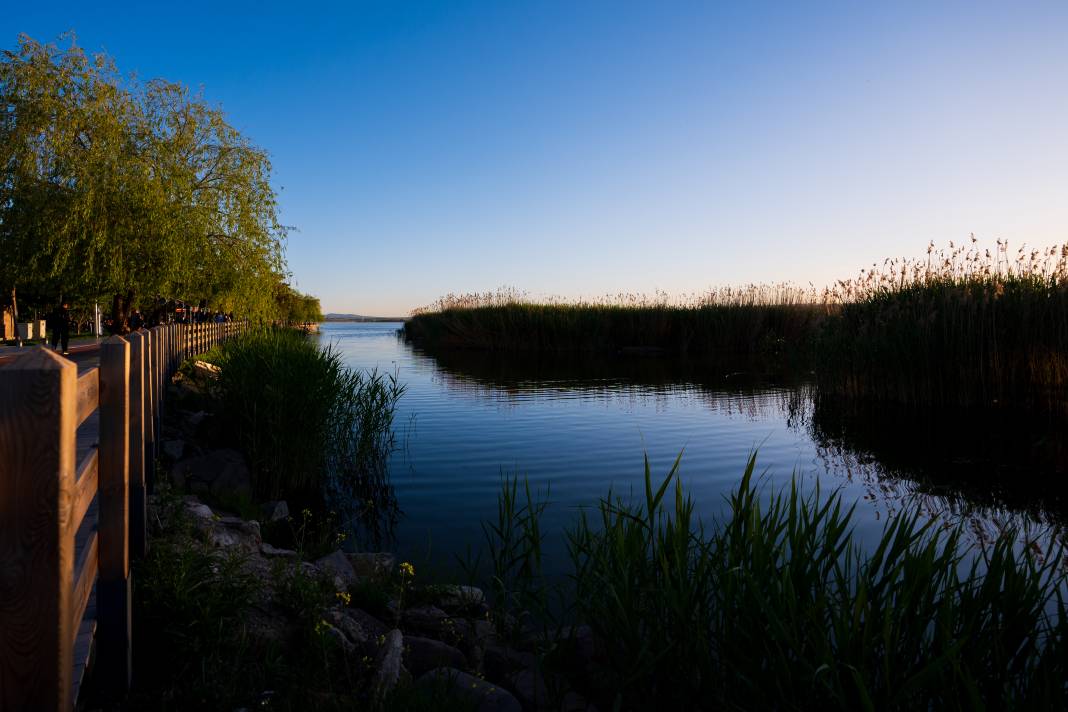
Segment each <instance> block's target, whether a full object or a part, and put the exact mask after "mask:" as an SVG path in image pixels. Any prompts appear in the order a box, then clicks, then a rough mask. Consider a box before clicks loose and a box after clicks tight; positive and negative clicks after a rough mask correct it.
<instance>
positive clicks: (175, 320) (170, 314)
mask: <svg viewBox="0 0 1068 712" xmlns="http://www.w3.org/2000/svg"><path fill="white" fill-rule="evenodd" d="M233 320H234V315H233V313H232V312H231V313H228V314H227V313H223V312H222V311H219V310H215V311H212V310H211V309H208V306H207V301H206V300H202V301H201V302H200V304H199V305H197V306H192V305H188V304H186V303H184V302H181V301H177V300H169V301H168V300H166V299H162V298H157V299H156V301H155V302H154V303H153V305H152V308H151V309H150V310H149V312H148V313H147V314H145V313H142V312H141V310H140V309H134V310H133V311H131V312H130V313H129V314H126V315H125V316H122V315H121V312H119V313H116V316H113V317H111V318H108V319H105V320H104V327H105V328H106V330H107V331H108V333H112V334H128V333H130V332H131V331H136V330H138V329H141V328H151V327H153V326H158V325H160V324H211V323H215V324H224V323H227V322H232V321H233ZM71 321H72V320H71V313H70V303H69V302H66V301H64V302H61V303H60V305H59V306H57V307H56V308H55V310H53V311H52V313H51V314H50V315H49V317H48V330H49V332H50V333H51V334H52V339H51V344H52V349H53V350H57V351H58V350H59V349H60V346H62V353H63V355H64V356H66V355H68V354H69V353H70V351H68V346H69V345H70V330H71Z"/></svg>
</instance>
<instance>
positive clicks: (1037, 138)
mask: <svg viewBox="0 0 1068 712" xmlns="http://www.w3.org/2000/svg"><path fill="white" fill-rule="evenodd" d="M149 5H150V3H136V4H135V3H131V4H128V5H125V6H123V5H109V4H107V3H85V2H80V3H76V4H70V5H69V6H64V3H59V2H52V3H18V4H16V5H15V6H14V7H8V8H6V9H5V11H4V13H3V14H2V15H0V40H2V46H4V47H12V46H14V44H15V42H16V38H17V35H18V33H20V32H25V33H28V34H30V35H31V36H33V37H34V38H36V39H39V40H50V39H54V38H55V37H56V36H57V35H58V34H60V33H61V32H63V31H65V30H70V29H73V30H74V31H75V32H76V33H77V34H78V38H79V43H80V44H81V45H82V46H84V47H85V48H87V49H89V50H92V51H95V50H101V49H103V50H106V51H107V52H108V53H109V54H111V55H112V56H113V57H114V58H115V60H116V62H117V63H118V66H119V68H120V69H121V70H122V71H124V72H136V73H137V74H139V75H140V76H141V77H143V78H150V77H157V76H162V77H166V78H168V79H172V80H177V81H182V82H184V83H187V84H190V85H192V86H199V87H203V89H204V92H205V95H206V96H207V97H208V99H209V100H210V101H212V102H213V103H217V104H220V105H221V106H222V107H223V108H224V110H225V111H226V112H227V113H228V115H229V118H230V120H231V121H232V122H233V123H234V124H235V125H236V126H238V127H239V128H240V129H241V130H242V131H244V132H245V133H246V134H248V135H249V136H250V137H251V138H252V139H253V140H254V141H255V142H256V143H258V144H259V145H261V146H263V147H265V148H267V149H268V150H269V151H270V153H271V155H272V161H273V164H274V169H275V183H276V187H277V188H278V189H279V190H280V202H281V209H282V220H283V222H284V223H286V224H288V225H292V226H295V227H296V228H297V230H296V231H295V232H294V233H293V234H292V235H291V237H290V239H289V244H288V248H287V254H288V258H289V264H290V268H291V269H292V272H293V276H294V280H295V282H296V284H297V285H298V286H299V287H300V288H301V289H303V290H305V291H309V292H311V293H314V294H316V295H318V296H320V297H321V298H322V303H323V306H324V308H325V309H326V310H329V311H351V312H359V313H365V314H380V315H384V314H390V315H394V314H403V313H406V312H407V311H408V310H409V309H411V308H412V307H415V306H420V305H422V304H426V303H428V302H431V301H433V300H434V299H436V298H437V297H438V296H440V295H442V294H445V293H447V292H467V291H486V290H492V289H494V288H496V287H498V286H502V285H510V286H514V287H517V288H519V289H523V290H527V291H529V292H531V293H532V294H534V295H542V294H544V295H563V296H597V295H602V294H608V293H619V292H645V293H652V292H653V291H654V290H655V289H662V290H666V291H668V292H673V293H690V292H695V291H700V290H703V289H706V288H708V287H712V286H717V285H724V284H739V283H747V282H754V281H756V282H773V281H780V280H793V281H796V282H801V283H806V282H809V281H812V282H814V283H816V284H818V285H822V284H825V283H827V282H829V281H832V280H834V279H836V278H839V277H847V276H851V275H853V274H854V273H855V272H856V271H857V270H858V269H859V268H861V267H863V266H865V265H869V264H871V263H872V262H875V261H880V262H881V261H882V259H883V258H884V257H889V256H900V255H908V256H919V255H922V254H923V253H924V250H925V248H926V245H927V242H928V241H929V240H934V241H935V242H936V243H938V244H945V243H947V242H948V241H949V240H960V239H962V238H965V237H967V235H968V234H969V233H971V232H974V233H976V235H977V236H978V237H979V238H980V239H981V240H983V241H984V242H989V243H993V241H994V239H995V238H998V237H1002V238H1007V239H1009V240H1010V241H1011V242H1012V244H1014V245H1018V244H1021V243H1023V242H1026V243H1028V244H1031V245H1036V246H1041V245H1048V244H1052V243H1056V242H1063V241H1066V240H1068V190H1066V189H1068V81H1066V80H1065V77H1066V76H1068V42H1066V41H1065V39H1064V38H1065V37H1068V3H1064V2H1047V3H1028V2H1019V3H984V2H969V3H951V2H946V3H932V2H921V3H905V2H902V3H856V2H850V3H841V4H822V3H821V4H817V3H769V4H762V3H729V4H728V3H724V4H722V5H718V4H715V3H712V2H699V3H682V2H671V1H665V2H646V3H629V2H605V3H600V2H560V3H550V2H529V3H520V2H463V1H451V2H438V3H419V2H399V1H397V2H367V3H360V2H355V3H345V4H338V5H334V6H328V5H319V4H315V3H305V4H299V3H287V4H284V5H278V6H272V5H270V4H267V3H247V4H236V3H210V4H198V3H195V2H189V3H183V4H178V5H176V4H173V3H171V4H167V5H166V6H162V5H161V6H160V7H158V8H151V7H148V6H149Z"/></svg>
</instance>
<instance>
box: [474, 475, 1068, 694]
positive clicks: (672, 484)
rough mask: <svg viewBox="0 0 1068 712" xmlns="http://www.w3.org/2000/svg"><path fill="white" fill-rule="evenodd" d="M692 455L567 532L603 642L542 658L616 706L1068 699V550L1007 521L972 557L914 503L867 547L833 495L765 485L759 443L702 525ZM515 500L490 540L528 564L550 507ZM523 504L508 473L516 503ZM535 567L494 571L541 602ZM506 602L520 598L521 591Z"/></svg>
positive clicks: (590, 616)
mask: <svg viewBox="0 0 1068 712" xmlns="http://www.w3.org/2000/svg"><path fill="white" fill-rule="evenodd" d="M678 466H679V463H678V461H676V463H675V466H674V467H673V468H672V469H671V471H670V472H669V473H668V474H667V476H666V477H665V478H663V480H662V481H660V482H659V483H654V481H653V478H652V477H651V474H650V469H649V465H648V461H646V465H645V487H644V493H642V494H644V496H642V494H639V495H638V499H639V500H640V501H638V502H634V501H633V500H634V497H631V498H628V499H626V500H624V499H622V498H619V497H616V496H614V495H613V494H612V493H609V494H608V496H607V497H606V498H605V499H603V500H602V501H601V503H600V505H599V507H598V508H597V510H596V511H595V512H593V513H592V514H590V515H582V516H581V517H580V518H579V519H578V521H577V523H576V524H575V525H574V526H573V527H572V528H571V529H570V530H569V532H568V538H569V542H570V554H571V561H572V567H573V572H572V574H571V578H572V581H573V586H574V591H573V594H572V595H571V596H569V597H567V600H569V601H571V605H570V607H569V608H568V609H567V610H566V611H565V612H564V613H563V614H562V616H561V618H562V619H563V620H562V622H564V623H567V624H584V625H588V626H589V627H590V628H591V629H592V633H593V639H594V643H593V650H594V651H595V652H594V655H593V657H592V658H590V657H588V655H587V656H586V657H582V656H580V657H579V659H578V660H576V659H574V658H573V657H570V656H569V654H568V652H567V651H568V650H574V643H573V642H572V641H570V640H569V637H570V636H569V635H568V636H565V637H564V638H563V639H558V640H557V643H556V648H555V650H554V651H552V652H551V653H550V654H549V655H548V657H547V658H546V660H547V664H548V665H550V667H551V665H552V664H553V663H554V661H555V664H556V665H558V666H559V669H560V670H562V671H563V672H564V673H565V674H569V675H571V676H574V675H575V674H576V670H579V671H580V673H579V677H580V678H581V683H580V684H584V685H586V686H588V688H589V690H590V694H592V696H593V697H594V699H595V700H596V702H597V704H598V705H604V707H602V708H611V709H619V710H639V709H686V710H705V709H709V710H710V709H842V710H856V709H883V710H915V709H997V710H1002V709H1064V708H1065V705H1066V704H1068V606H1066V603H1065V598H1064V595H1065V591H1066V586H1068V573H1066V568H1065V564H1066V563H1068V562H1066V559H1065V552H1064V551H1062V550H1059V549H1055V550H1048V551H1042V550H1041V549H1040V548H1039V547H1037V545H1035V544H1034V543H1032V542H1027V541H1021V538H1020V536H1018V533H1017V532H1015V531H1012V530H1006V531H1004V532H1002V534H1001V536H1000V537H998V538H997V539H996V540H994V541H992V542H989V543H987V544H985V545H984V547H983V548H982V549H979V550H976V549H974V548H971V547H970V546H969V545H966V544H965V543H964V542H965V538H964V537H963V536H962V533H963V532H962V530H961V528H960V527H959V526H955V525H950V524H948V523H944V522H942V521H940V520H938V519H937V518H927V517H926V516H925V515H923V514H921V513H920V511H919V510H918V509H915V508H913V509H908V508H906V509H905V510H904V511H902V512H901V513H900V514H899V515H898V516H896V517H893V518H891V519H890V520H889V521H888V522H887V523H886V525H885V526H884V529H883V531H882V534H881V537H880V538H879V540H878V542H877V543H876V544H875V545H874V547H868V548H863V547H861V546H860V545H859V544H858V543H857V541H856V540H855V538H854V534H853V509H852V507H847V506H845V505H844V504H843V502H842V499H841V497H840V496H839V495H838V494H837V493H835V494H831V495H829V496H827V495H825V494H821V493H820V492H819V490H818V489H817V490H815V491H813V492H811V493H810V494H809V495H804V496H803V495H801V494H800V493H799V490H798V487H797V486H796V484H795V485H793V486H791V487H789V488H788V489H786V490H783V491H779V492H767V491H761V487H760V486H759V483H758V481H757V478H756V477H755V474H754V473H755V466H756V458H755V455H754V456H752V457H750V459H749V461H748V462H747V464H746V467H745V471H744V475H743V477H742V479H741V482H740V484H739V485H738V487H737V489H736V490H735V491H734V492H733V493H732V494H731V495H730V497H729V500H728V503H729V509H730V511H729V514H728V515H727V516H726V517H725V518H724V519H723V520H722V521H717V522H715V523H713V525H712V526H711V527H710V528H708V529H706V528H705V527H704V526H703V525H702V523H701V522H700V521H698V520H697V519H696V517H695V516H694V503H693V501H692V500H691V499H690V498H689V497H688V496H687V495H686V494H685V492H684V490H683V488H682V485H681V484H680V483H679V480H678ZM519 499H520V502H519V506H520V507H521V508H522V511H523V512H525V513H526V514H527V515H528V516H526V517H525V518H520V519H519V520H517V521H520V522H521V526H522V527H525V528H526V529H527V530H529V531H522V532H515V531H512V529H514V524H509V523H502V524H501V526H498V527H488V528H487V534H488V535H489V536H490V538H491V539H492V537H493V536H494V535H496V533H497V532H498V531H501V532H503V533H502V534H501V536H500V539H501V541H500V542H498V543H497V545H496V546H495V548H496V550H498V551H503V552H505V553H506V554H507V557H505V558H506V559H507V561H508V562H516V561H518V562H522V566H523V567H526V568H530V567H529V564H531V563H534V564H536V563H537V562H538V561H539V552H538V542H539V540H540V534H539V531H538V530H537V529H536V527H533V528H532V525H531V523H530V520H532V519H533V520H534V522H535V523H536V519H537V515H538V514H540V512H541V511H542V507H541V505H538V504H537V503H536V502H532V501H531V500H532V498H531V496H530V494H529V493H527V497H526V499H527V504H526V505H522V501H521V500H522V497H520V498H519ZM515 500H516V491H515V484H514V482H506V483H505V487H504V491H503V493H502V512H504V513H506V514H507V513H508V512H509V511H511V510H515V509H516V507H517V504H516V502H515ZM510 527H511V528H510ZM491 543H492V542H491ZM491 548H493V547H491ZM495 560H496V559H495ZM501 568H502V567H500V566H498V567H496V569H501ZM512 568H514V569H516V570H515V571H512V573H513V574H518V572H519V571H520V570H521V569H519V568H516V567H515V566H513V567H512ZM536 568H537V567H536V566H535V567H534V569H533V570H534V574H531V573H529V572H527V571H526V569H525V568H524V569H522V571H523V573H522V574H521V575H518V576H512V577H509V576H506V575H502V574H501V572H500V571H497V570H496V569H495V581H497V582H500V581H510V580H513V579H515V578H518V580H519V583H517V584H515V586H516V587H517V588H516V589H515V591H518V592H519V593H521V594H522V600H526V601H529V602H530V603H531V604H532V605H531V610H532V611H544V610H546V609H545V608H543V607H539V606H538V605H537V603H538V601H541V600H545V599H546V598H547V597H548V596H547V594H546V593H545V592H544V591H542V592H540V593H539V592H537V591H536V590H532V581H533V582H537V581H539V580H541V579H539V578H538V577H537V575H536V574H537V571H536ZM504 573H508V570H506V571H505V572H504ZM497 597H498V598H502V597H503V598H504V600H505V601H506V602H507V603H508V604H510V605H511V608H510V610H512V611H514V600H515V596H514V591H510V592H506V593H504V594H502V593H499V592H498V594H497ZM557 622H561V621H559V620H558V621H557ZM562 629H563V630H574V629H573V628H570V626H569V625H565V626H564V627H563V628H562ZM569 646H570V647H569Z"/></svg>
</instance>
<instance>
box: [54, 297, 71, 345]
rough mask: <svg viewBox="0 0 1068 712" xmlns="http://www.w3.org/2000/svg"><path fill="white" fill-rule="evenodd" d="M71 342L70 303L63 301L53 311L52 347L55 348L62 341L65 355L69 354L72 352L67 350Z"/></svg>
mask: <svg viewBox="0 0 1068 712" xmlns="http://www.w3.org/2000/svg"><path fill="white" fill-rule="evenodd" d="M69 342H70V304H68V303H67V302H63V303H62V304H61V305H60V306H59V308H57V309H56V310H55V311H54V312H53V313H52V349H53V350H55V348H56V347H57V346H59V345H60V343H62V345H63V355H64V356H67V355H69V354H70V351H68V350H67V346H68V344H69Z"/></svg>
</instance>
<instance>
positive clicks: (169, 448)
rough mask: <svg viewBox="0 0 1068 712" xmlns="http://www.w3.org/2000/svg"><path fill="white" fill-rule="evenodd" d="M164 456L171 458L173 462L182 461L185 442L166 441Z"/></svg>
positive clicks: (164, 442)
mask: <svg viewBox="0 0 1068 712" xmlns="http://www.w3.org/2000/svg"><path fill="white" fill-rule="evenodd" d="M163 454H164V455H165V456H167V457H168V458H170V459H171V461H172V462H177V461H178V460H181V459H182V455H184V454H185V440H164V441H163Z"/></svg>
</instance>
